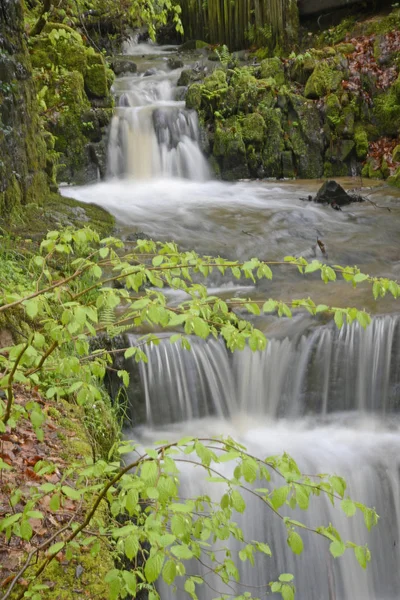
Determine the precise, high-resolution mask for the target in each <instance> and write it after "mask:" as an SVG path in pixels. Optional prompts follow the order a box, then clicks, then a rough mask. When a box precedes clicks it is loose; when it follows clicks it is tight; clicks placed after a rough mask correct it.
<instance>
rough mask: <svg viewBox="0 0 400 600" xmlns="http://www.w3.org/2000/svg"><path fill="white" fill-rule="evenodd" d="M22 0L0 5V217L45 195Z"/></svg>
mask: <svg viewBox="0 0 400 600" xmlns="http://www.w3.org/2000/svg"><path fill="white" fill-rule="evenodd" d="M23 17H24V15H23V3H22V0H0V217H2V218H10V216H11V215H12V214H13V213H15V212H18V211H19V210H20V207H21V206H22V205H24V204H28V203H31V202H39V201H40V200H42V199H43V197H45V196H46V194H47V192H48V184H47V176H46V173H45V169H46V144H45V141H44V138H43V136H42V134H41V131H40V126H39V119H38V112H37V103H36V92H35V89H34V84H33V81H32V67H31V63H30V59H29V54H28V50H27V46H26V40H25V33H24V18H23Z"/></svg>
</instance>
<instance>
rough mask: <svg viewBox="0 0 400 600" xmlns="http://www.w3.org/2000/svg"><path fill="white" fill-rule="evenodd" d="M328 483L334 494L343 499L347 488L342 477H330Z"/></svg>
mask: <svg viewBox="0 0 400 600" xmlns="http://www.w3.org/2000/svg"><path fill="white" fill-rule="evenodd" d="M329 483H330V484H331V486H332V487H333V489H334V490H335V492H337V493H338V494H339V496H340V497H341V498H343V496H344V493H345V491H346V487H347V483H346V482H345V480H344V479H343V477H338V476H337V475H333V476H332V477H329Z"/></svg>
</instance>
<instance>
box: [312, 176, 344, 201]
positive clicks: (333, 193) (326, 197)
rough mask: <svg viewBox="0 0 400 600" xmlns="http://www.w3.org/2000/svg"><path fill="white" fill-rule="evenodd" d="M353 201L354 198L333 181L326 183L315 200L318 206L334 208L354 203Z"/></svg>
mask: <svg viewBox="0 0 400 600" xmlns="http://www.w3.org/2000/svg"><path fill="white" fill-rule="evenodd" d="M353 200H354V199H353V198H352V196H350V195H349V194H348V193H347V192H346V191H345V190H344V189H343V188H342V186H341V185H339V183H337V181H334V180H333V179H330V180H329V181H325V183H324V184H323V185H322V186H321V187H320V189H319V190H318V193H317V195H316V196H315V198H314V202H317V203H318V204H332V205H333V206H334V207H336V206H345V205H346V204H350V203H351V202H353Z"/></svg>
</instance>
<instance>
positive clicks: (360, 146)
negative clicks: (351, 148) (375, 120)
mask: <svg viewBox="0 0 400 600" xmlns="http://www.w3.org/2000/svg"><path fill="white" fill-rule="evenodd" d="M354 142H355V144H356V154H357V158H359V159H361V160H364V159H365V158H366V156H367V154H368V135H367V132H366V131H365V129H364V127H363V126H362V125H361V123H358V124H357V125H356V127H355V130H354Z"/></svg>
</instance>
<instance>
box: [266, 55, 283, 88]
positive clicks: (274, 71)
mask: <svg viewBox="0 0 400 600" xmlns="http://www.w3.org/2000/svg"><path fill="white" fill-rule="evenodd" d="M260 74H261V77H262V78H263V79H267V78H268V77H273V78H274V79H275V81H276V83H277V85H283V84H284V83H285V70H284V67H283V63H282V61H281V60H280V58H277V57H274V58H266V59H265V60H263V61H262V62H261V65H260Z"/></svg>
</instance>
